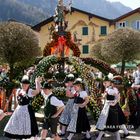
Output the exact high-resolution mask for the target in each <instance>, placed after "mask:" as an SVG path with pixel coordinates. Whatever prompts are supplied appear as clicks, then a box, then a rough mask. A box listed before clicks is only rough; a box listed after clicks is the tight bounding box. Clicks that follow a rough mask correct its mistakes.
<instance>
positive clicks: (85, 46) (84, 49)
mask: <svg viewBox="0 0 140 140" xmlns="http://www.w3.org/2000/svg"><path fill="white" fill-rule="evenodd" d="M88 52H89V46H88V45H83V54H88Z"/></svg>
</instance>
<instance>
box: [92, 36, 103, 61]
mask: <svg viewBox="0 0 140 140" xmlns="http://www.w3.org/2000/svg"><path fill="white" fill-rule="evenodd" d="M102 42H103V39H101V40H98V41H97V42H96V43H95V45H94V47H93V48H92V50H91V51H92V54H94V57H96V58H98V59H101V60H103V61H104V57H103V56H102V54H101V47H102ZM92 56H93V55H92Z"/></svg>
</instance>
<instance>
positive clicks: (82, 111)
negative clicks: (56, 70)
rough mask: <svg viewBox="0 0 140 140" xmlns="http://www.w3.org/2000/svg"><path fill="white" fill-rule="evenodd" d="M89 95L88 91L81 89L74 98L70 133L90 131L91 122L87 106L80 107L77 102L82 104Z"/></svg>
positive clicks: (69, 126)
mask: <svg viewBox="0 0 140 140" xmlns="http://www.w3.org/2000/svg"><path fill="white" fill-rule="evenodd" d="M86 96H87V92H86V91H81V92H80V93H79V95H78V96H77V97H75V99H74V105H73V111H72V113H71V121H70V123H69V125H68V127H67V131H68V132H70V133H81V132H86V131H90V124H89V120H88V117H87V112H86V108H85V107H84V108H80V107H79V106H78V105H77V104H82V103H83V102H84V98H85V97H86Z"/></svg>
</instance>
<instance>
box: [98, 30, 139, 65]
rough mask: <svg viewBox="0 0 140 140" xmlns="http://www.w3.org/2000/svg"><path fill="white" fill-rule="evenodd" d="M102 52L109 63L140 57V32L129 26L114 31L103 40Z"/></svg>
mask: <svg viewBox="0 0 140 140" xmlns="http://www.w3.org/2000/svg"><path fill="white" fill-rule="evenodd" d="M101 54H102V56H103V58H105V59H106V61H107V62H109V63H118V62H122V61H125V62H128V61H131V60H134V59H138V57H140V32H138V31H135V30H132V29H129V28H122V29H118V30H116V31H114V32H113V33H111V34H110V35H108V37H107V38H106V39H105V40H104V41H103V45H102V47H101Z"/></svg>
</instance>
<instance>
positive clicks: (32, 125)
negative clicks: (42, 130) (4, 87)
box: [4, 89, 39, 139]
mask: <svg viewBox="0 0 140 140" xmlns="http://www.w3.org/2000/svg"><path fill="white" fill-rule="evenodd" d="M23 93H24V94H23ZM31 97H32V89H29V90H28V93H25V92H24V91H23V90H20V91H19V92H18V93H17V100H18V106H17V108H16V109H15V111H14V113H13V114H12V116H11V118H10V119H9V121H8V123H7V125H6V126H5V129H4V135H5V136H6V137H9V138H13V139H22V138H24V139H26V138H30V137H32V136H36V135H37V134H38V132H39V131H38V126H37V122H36V118H35V114H34V111H33V110H32V106H31V105H30V101H31Z"/></svg>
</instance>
